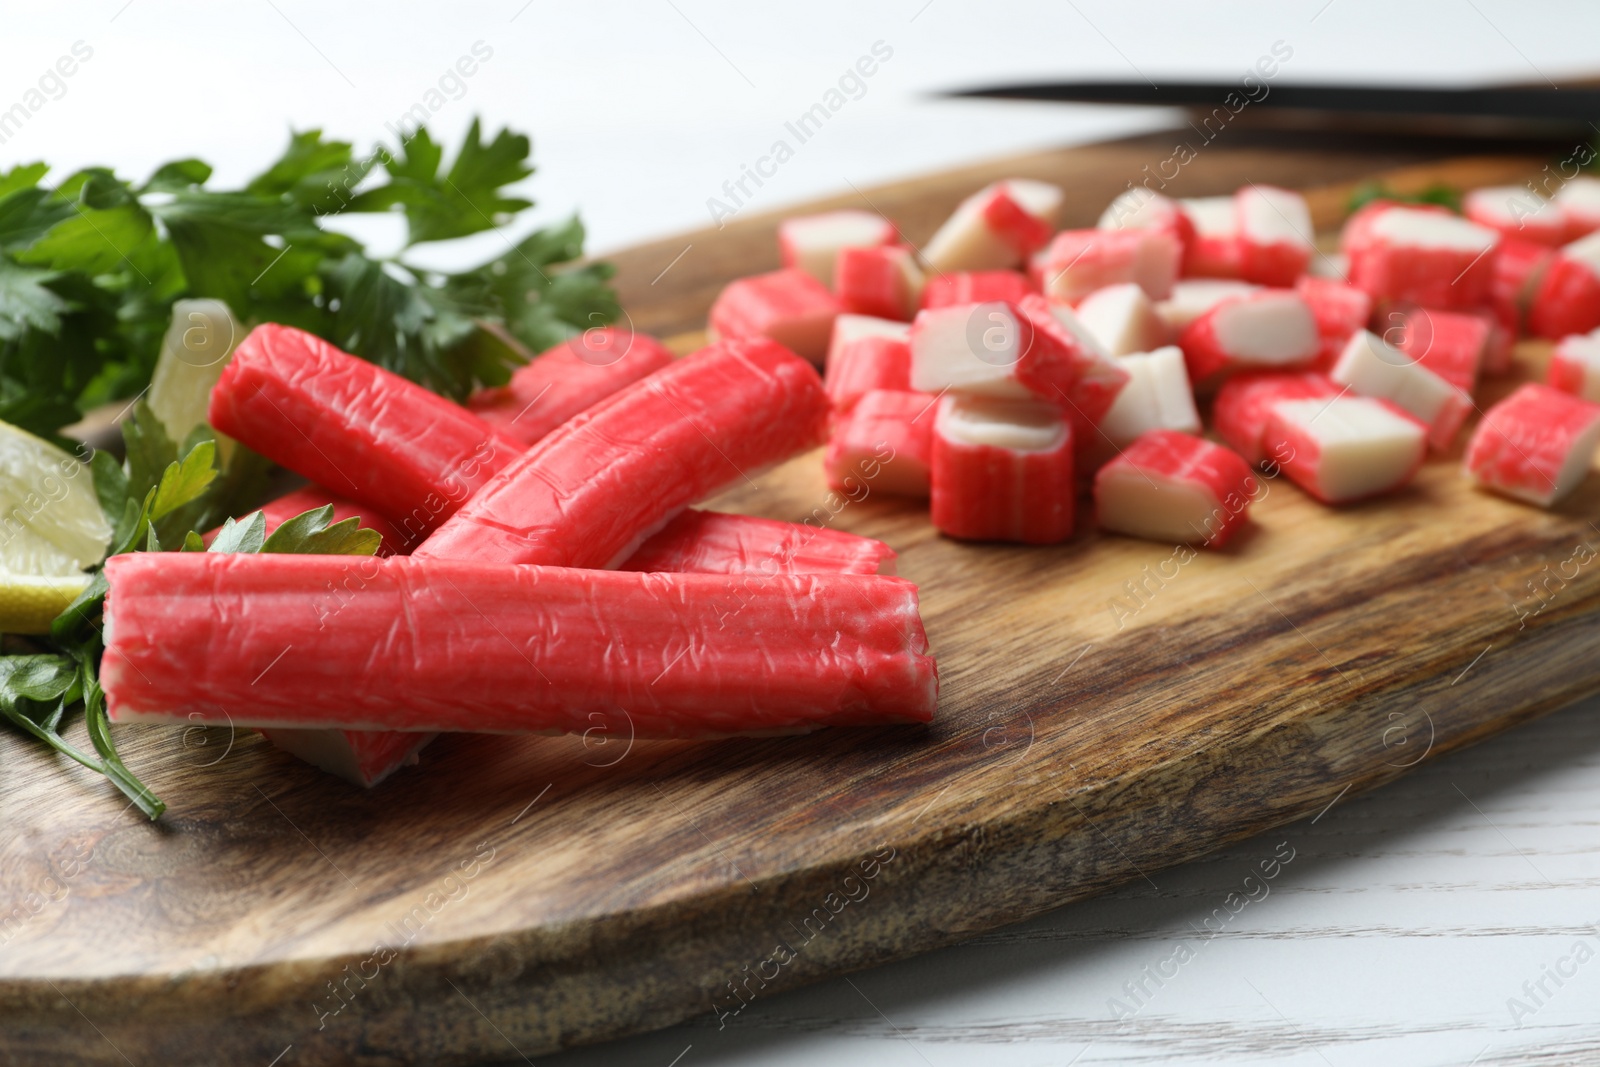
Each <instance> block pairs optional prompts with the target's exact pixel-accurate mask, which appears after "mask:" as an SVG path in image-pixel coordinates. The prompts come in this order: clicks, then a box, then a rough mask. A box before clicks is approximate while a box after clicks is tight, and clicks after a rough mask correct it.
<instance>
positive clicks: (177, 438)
mask: <svg viewBox="0 0 1600 1067" xmlns="http://www.w3.org/2000/svg"><path fill="white" fill-rule="evenodd" d="M244 332H245V331H244V327H243V326H241V325H239V320H238V319H236V318H234V317H233V312H231V311H229V310H228V305H227V304H224V303H223V302H222V301H220V300H179V301H178V302H177V303H175V304H173V305H172V324H171V325H170V326H168V327H167V333H166V336H165V337H164V338H162V341H161V355H160V356H159V357H157V359H156V369H155V373H154V374H153V375H151V378H150V393H149V396H148V398H147V400H146V403H148V404H149V405H150V411H151V412H152V413H153V414H154V415H155V417H156V418H158V419H160V420H161V424H162V426H164V427H165V428H166V431H167V436H168V437H171V438H172V440H173V443H174V444H176V445H178V446H179V450H180V451H182V447H183V441H184V438H186V437H188V436H189V431H191V430H193V429H194V428H195V427H196V426H199V425H200V424H201V423H203V422H205V421H206V410H207V408H208V407H209V406H210V404H211V389H212V387H213V386H214V385H216V384H217V379H218V378H219V377H221V375H222V370H223V368H224V367H226V366H227V365H228V360H229V359H230V358H231V357H232V356H233V350H234V349H235V348H236V347H238V344H239V342H240V341H242V340H244ZM232 454H233V441H232V440H230V439H228V438H226V437H223V436H222V435H221V434H218V435H217V462H218V464H219V465H220V466H223V467H226V466H227V463H228V458H229V456H231V455H232Z"/></svg>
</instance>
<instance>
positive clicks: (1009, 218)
mask: <svg viewBox="0 0 1600 1067" xmlns="http://www.w3.org/2000/svg"><path fill="white" fill-rule="evenodd" d="M1065 199H1066V195H1065V194H1064V193H1063V192H1062V191H1061V188H1060V186H1056V185H1051V184H1049V183H1048V182H1039V181H1030V180H1028V179H1025V178H1011V179H1009V180H1007V181H1001V182H995V183H994V184H993V185H987V186H985V187H984V188H982V189H979V190H978V191H977V192H976V193H973V194H972V195H971V196H969V197H967V198H966V199H965V200H963V201H962V202H961V203H960V204H959V205H957V206H956V210H955V213H954V214H952V215H951V216H950V218H949V219H947V220H946V221H945V224H944V225H943V226H941V227H939V230H938V232H937V233H935V234H934V235H933V236H932V237H930V238H929V239H928V243H927V244H925V245H923V247H922V258H923V259H925V260H927V262H928V265H929V266H930V267H932V268H933V269H934V270H935V271H936V272H939V273H948V272H950V271H957V270H994V269H996V268H1000V267H1015V266H1017V265H1018V264H1019V263H1022V262H1023V261H1024V260H1026V259H1027V258H1028V256H1029V255H1031V254H1032V253H1033V252H1034V250H1035V249H1038V248H1041V247H1043V245H1044V243H1045V242H1046V241H1048V240H1050V234H1051V233H1053V232H1054V231H1055V228H1056V219H1057V218H1058V217H1059V216H1060V214H1061V205H1062V203H1063V202H1064V201H1065Z"/></svg>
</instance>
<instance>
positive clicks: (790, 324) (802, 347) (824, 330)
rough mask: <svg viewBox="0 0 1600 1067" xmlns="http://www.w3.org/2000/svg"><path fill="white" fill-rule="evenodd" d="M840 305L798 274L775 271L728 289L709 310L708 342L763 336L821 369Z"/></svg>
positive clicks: (812, 280)
mask: <svg viewBox="0 0 1600 1067" xmlns="http://www.w3.org/2000/svg"><path fill="white" fill-rule="evenodd" d="M839 312H840V307H839V300H838V298H837V297H835V296H834V295H833V293H831V292H830V291H829V290H828V287H827V286H825V285H823V284H822V283H821V282H819V281H817V279H815V278H813V277H812V276H811V275H809V274H807V273H806V272H805V271H802V270H795V269H787V270H775V271H772V272H770V273H768V274H754V275H751V276H750V277H748V278H740V279H738V280H737V281H732V282H729V283H728V284H727V286H725V287H724V288H723V290H722V292H721V293H719V294H718V295H717V299H716V301H715V302H714V303H712V305H711V316H710V327H709V329H708V330H707V334H708V336H709V337H710V339H711V340H712V341H738V340H746V339H750V338H757V337H765V338H768V339H769V340H773V341H776V342H778V343H779V344H780V345H783V346H784V347H785V348H788V349H790V350H791V351H793V352H794V353H795V354H796V355H799V356H801V357H802V358H804V359H808V360H810V361H811V362H812V363H815V364H818V365H820V364H821V363H822V357H823V354H824V353H826V352H827V350H828V338H829V337H830V335H831V334H832V332H833V320H834V319H836V318H838V317H839Z"/></svg>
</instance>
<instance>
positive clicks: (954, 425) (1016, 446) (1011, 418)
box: [938, 397, 1067, 452]
mask: <svg viewBox="0 0 1600 1067" xmlns="http://www.w3.org/2000/svg"><path fill="white" fill-rule="evenodd" d="M1066 427H1067V424H1066V422H1065V421H1064V420H1063V419H1062V418H1061V412H1060V411H1058V410H1057V409H1056V408H1055V407H1053V406H1051V405H1049V404H1041V403H1039V402H1037V401H1031V400H1030V401H1023V402H1020V403H1019V402H1018V401H1015V400H1000V399H996V398H993V397H962V398H960V400H958V401H955V402H952V403H946V404H945V405H944V406H943V407H941V408H940V409H939V423H938V432H939V433H941V434H943V435H944V436H945V437H946V438H947V439H949V440H952V441H958V442H960V443H962V444H968V445H989V446H990V447H993V448H1009V449H1012V450H1014V451H1017V452H1048V451H1050V450H1052V449H1054V448H1057V447H1059V446H1060V444H1061V438H1062V436H1063V435H1065V434H1066V432H1067V429H1066Z"/></svg>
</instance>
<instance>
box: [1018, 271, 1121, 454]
mask: <svg viewBox="0 0 1600 1067" xmlns="http://www.w3.org/2000/svg"><path fill="white" fill-rule="evenodd" d="M1017 306H1018V308H1019V309H1020V310H1021V311H1022V313H1023V315H1024V316H1026V317H1027V319H1028V321H1029V322H1030V323H1032V324H1033V329H1034V343H1035V344H1039V343H1040V341H1041V339H1043V340H1045V341H1048V342H1049V344H1050V346H1051V347H1053V348H1056V349H1059V350H1060V351H1062V352H1065V353H1067V355H1068V363H1069V366H1070V367H1071V378H1072V383H1071V384H1070V385H1065V386H1058V387H1056V390H1055V395H1054V396H1051V397H1048V399H1049V400H1050V402H1051V403H1054V404H1062V405H1065V407H1066V409H1067V421H1068V422H1070V423H1072V432H1073V434H1074V435H1075V436H1076V435H1083V434H1087V433H1090V432H1091V431H1092V430H1093V429H1094V427H1096V426H1098V425H1100V420H1101V419H1103V418H1105V416H1106V412H1108V411H1110V410H1111V405H1112V404H1114V403H1116V400H1117V397H1118V395H1120V394H1121V392H1122V389H1123V387H1124V386H1126V385H1127V383H1128V377H1129V374H1128V370H1127V368H1125V367H1123V366H1122V362H1121V360H1117V359H1113V358H1111V357H1110V356H1108V355H1106V352H1105V349H1103V348H1101V347H1100V342H1099V341H1096V340H1095V338H1094V336H1093V335H1092V334H1091V333H1089V331H1088V330H1087V329H1085V328H1084V326H1083V323H1081V322H1080V321H1079V320H1078V316H1077V313H1076V312H1074V311H1073V310H1072V308H1070V307H1068V306H1067V305H1066V304H1057V303H1053V302H1052V301H1049V300H1046V299H1045V298H1044V297H1042V296H1037V295H1035V296H1030V297H1028V298H1027V299H1026V300H1024V301H1022V303H1021V304H1018V305H1017ZM1041 395H1043V394H1041Z"/></svg>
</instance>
